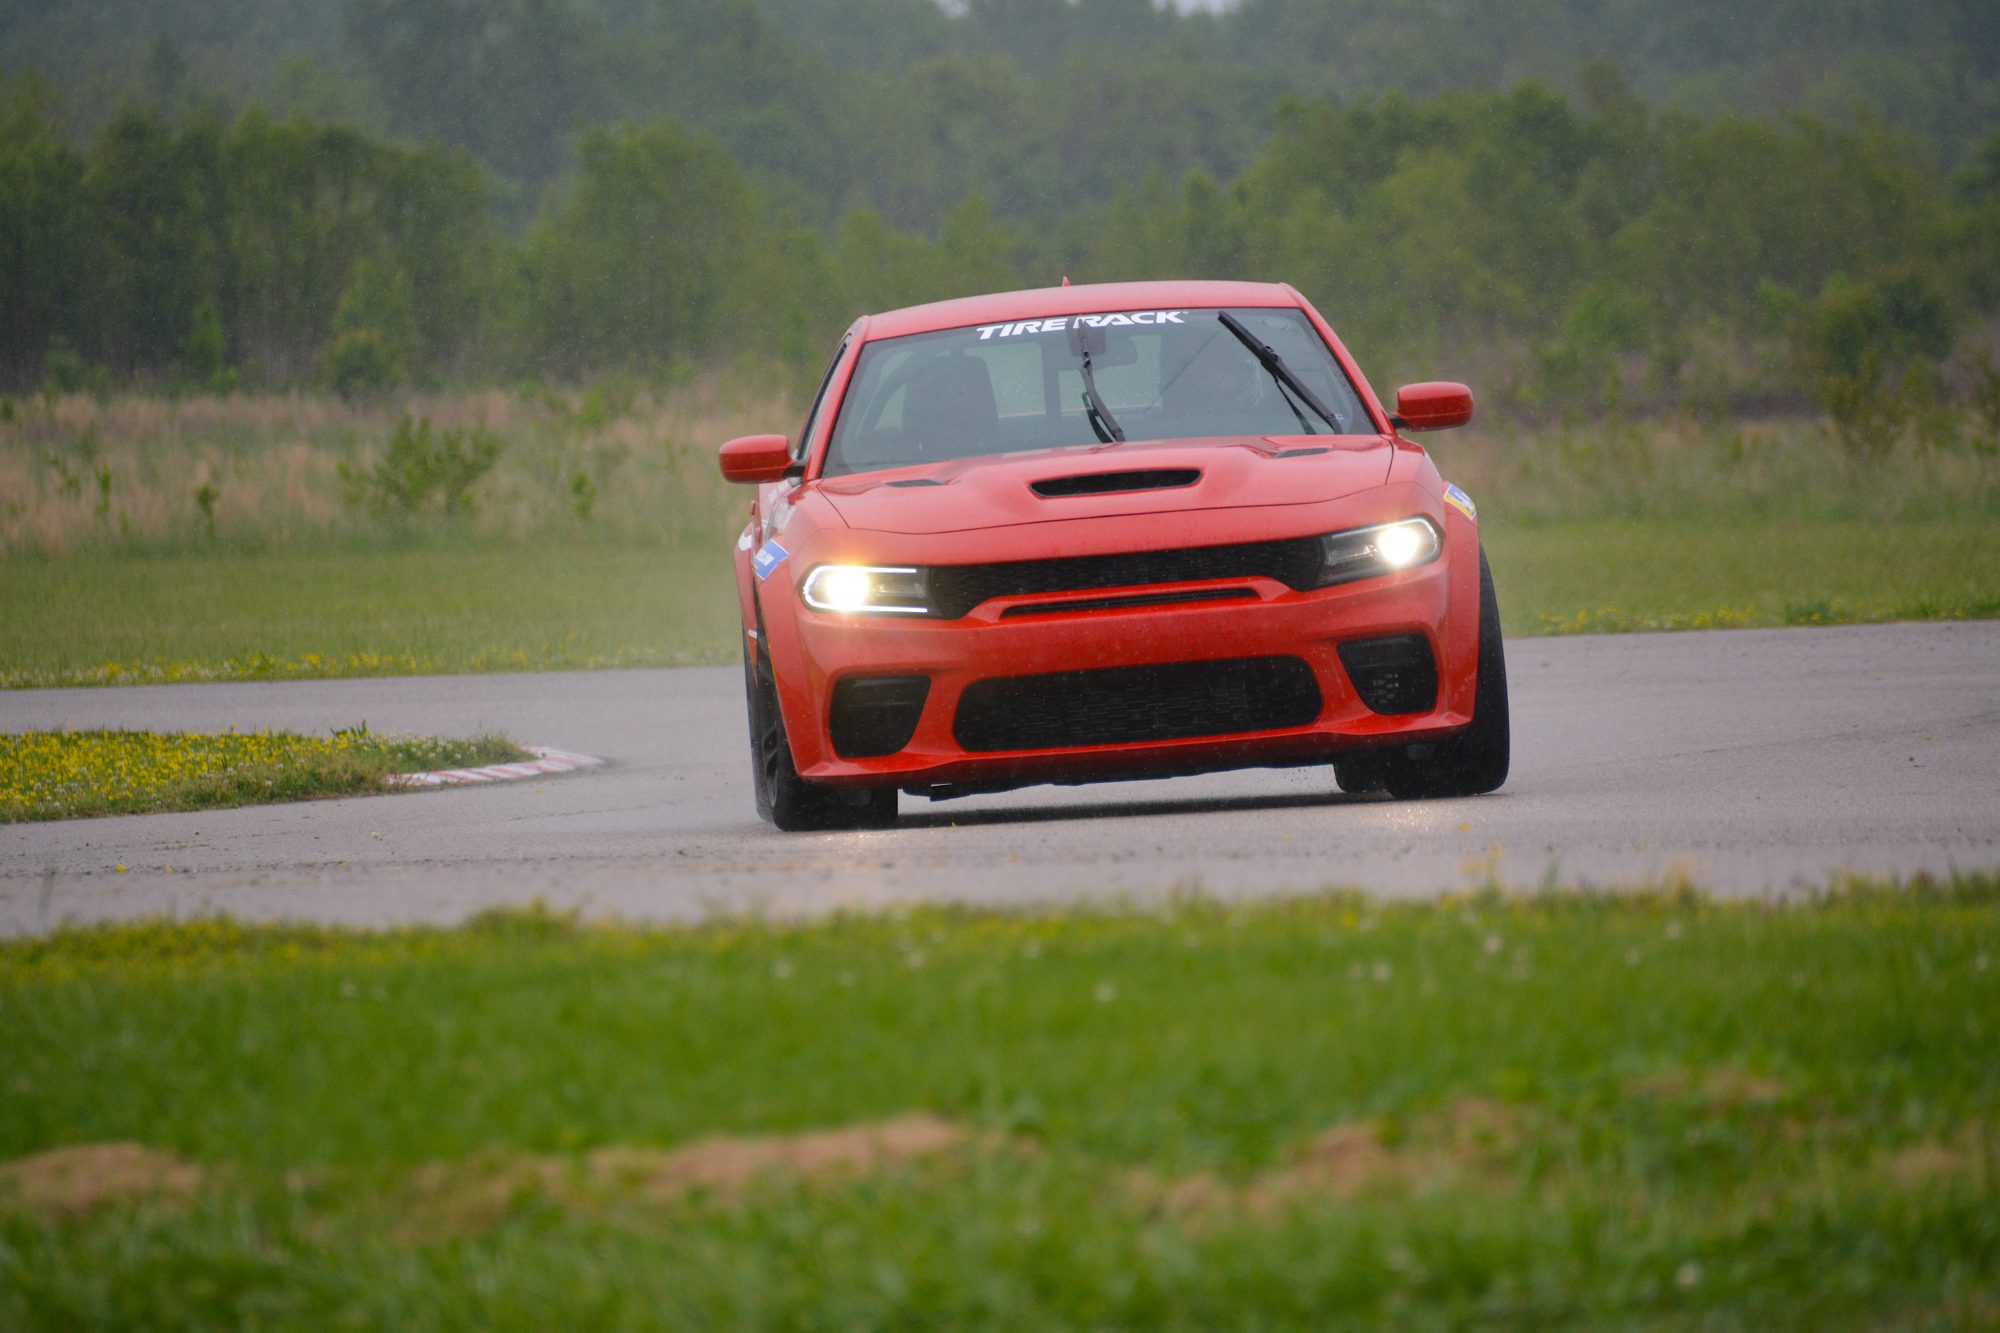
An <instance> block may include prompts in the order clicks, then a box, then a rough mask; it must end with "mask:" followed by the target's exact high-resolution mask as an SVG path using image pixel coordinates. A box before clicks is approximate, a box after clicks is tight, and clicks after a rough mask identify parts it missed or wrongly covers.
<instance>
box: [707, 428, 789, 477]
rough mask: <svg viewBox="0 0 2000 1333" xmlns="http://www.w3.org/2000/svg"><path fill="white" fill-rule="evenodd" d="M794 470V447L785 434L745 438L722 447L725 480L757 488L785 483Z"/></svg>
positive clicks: (748, 436) (747, 436) (746, 436)
mask: <svg viewBox="0 0 2000 1333" xmlns="http://www.w3.org/2000/svg"><path fill="white" fill-rule="evenodd" d="M791 470H792V444H791V441H790V440H787V439H786V438H785V437H784V436H782V435H745V436H742V437H740V438H738V439H734V440H731V441H730V442H729V443H728V444H725V445H723V446H722V477H723V480H724V481H740V482H744V483H746V484H748V485H752V486H754V485H756V484H758V483H759V482H765V481H783V480H784V479H785V474H786V473H788V472H790V471H791Z"/></svg>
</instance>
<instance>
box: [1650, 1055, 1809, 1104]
mask: <svg viewBox="0 0 2000 1333" xmlns="http://www.w3.org/2000/svg"><path fill="white" fill-rule="evenodd" d="M1790 1091H1791V1089H1789V1088H1787V1087H1786V1086H1785V1085H1784V1084H1783V1083H1781V1082H1779V1081H1778V1080H1777V1079H1775V1078H1771V1077H1769V1076H1767V1075H1764V1074H1754V1073H1751V1072H1750V1071H1749V1070H1747V1069H1737V1068H1735V1067H1733V1066H1730V1065H1723V1066H1721V1067H1719V1068H1715V1069H1708V1070H1701V1071H1690V1070H1686V1069H1674V1070H1668V1071H1666V1072H1664V1073H1658V1074H1646V1075H1644V1076H1642V1077H1639V1078H1635V1079H1632V1080H1630V1081H1629V1082H1627V1083H1626V1085H1625V1095H1626V1096H1628V1097H1642V1098H1646V1099H1648V1100H1652V1101H1671V1102H1700V1103H1703V1104H1705V1105H1708V1106H1710V1107H1713V1108H1714V1109H1716V1110H1719V1111H1729V1110H1736V1109H1739V1108H1742V1107H1750V1106H1770V1105H1773V1104H1774V1103H1777V1102H1781V1101H1783V1100H1784V1099H1785V1097H1786V1095H1787V1094H1788V1093H1789V1092H1790Z"/></svg>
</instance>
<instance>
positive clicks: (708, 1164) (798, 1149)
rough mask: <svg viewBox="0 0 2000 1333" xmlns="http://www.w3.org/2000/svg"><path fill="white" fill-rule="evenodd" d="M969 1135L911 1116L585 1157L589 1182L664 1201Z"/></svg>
mask: <svg viewBox="0 0 2000 1333" xmlns="http://www.w3.org/2000/svg"><path fill="white" fill-rule="evenodd" d="M969 1138H970V1136H969V1134H968V1133H967V1131H966V1130H965V1129H964V1128H963V1127H962V1126H959V1125H955V1124H953V1123H952V1122H951V1121H949V1120H941V1119H939V1118H938V1117H936V1116H932V1115H922V1114H918V1115H905V1116H897V1117H896V1118H894V1119H892V1120H881V1121H875V1122H872V1123H868V1124H860V1125H848V1126H845V1127H843V1128H840V1129H827V1130H819V1131H816V1132H813V1133H809V1134H790V1135H763V1136H756V1137H724V1138H713V1139H703V1140H701V1141H700V1142H698V1143H692V1144H689V1145H688V1146H687V1147H685V1148H679V1149H676V1150H674V1151H672V1152H649V1151H645V1150H641V1149H633V1148H604V1149H600V1150H599V1151H597V1152H594V1153H592V1154H590V1156H589V1157H588V1158H586V1159H585V1160H586V1163H587V1164H588V1167H589V1170H590V1174H591V1176H592V1177H593V1178H594V1179H595V1180H597V1181H599V1182H602V1183H605V1184H617V1185H624V1186H626V1187H628V1188H635V1189H636V1190H637V1192H638V1193H640V1194H642V1195H644V1196H645V1197H647V1198H650V1199H653V1200H655V1201H657V1202H662V1203H670V1202H674V1201H677V1200H679V1199H681V1198H683V1197H685V1196H686V1195H689V1194H692V1193H695V1192H697V1191H702V1192H707V1193H710V1194H719V1195H724V1196H734V1195H738V1194H741V1193H742V1192H743V1191H744V1190H746V1189H748V1188H750V1186H752V1185H754V1184H756V1183H757V1181H758V1180H760V1179H762V1178H764V1177H769V1176H793V1177H798V1178H801V1179H805V1180H825V1179H829V1178H834V1177H840V1176H865V1175H870V1174H873V1173H875V1172H878V1171H887V1170H891V1169H894V1168H895V1167H898V1166H902V1165H904V1164H906V1163H909V1162H913V1161H915V1160H917V1159H919V1158H922V1157H931V1156H935V1155H937V1154H938V1153H942V1152H946V1151H949V1150H950V1149H953V1148H957V1147H959V1146H961V1145H962V1144H965V1143H966V1142H968V1141H969Z"/></svg>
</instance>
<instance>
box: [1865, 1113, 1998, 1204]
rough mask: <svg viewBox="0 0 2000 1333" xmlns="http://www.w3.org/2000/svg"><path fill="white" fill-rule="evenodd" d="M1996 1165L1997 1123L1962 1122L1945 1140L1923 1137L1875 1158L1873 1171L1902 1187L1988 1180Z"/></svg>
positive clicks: (1923, 1186)
mask: <svg viewBox="0 0 2000 1333" xmlns="http://www.w3.org/2000/svg"><path fill="white" fill-rule="evenodd" d="M1996 1164H2000V1126H1994V1125H1982V1124H1979V1123H1976V1122H1975V1123H1971V1124H1964V1125H1960V1126H1959V1127H1958V1130H1957V1132H1956V1133H1954V1134H1952V1135H1951V1137H1949V1138H1945V1139H1923V1140H1921V1141H1919V1142H1917V1143H1913V1144H1910V1145H1909V1146H1907V1147H1904V1148H1898V1149H1897V1150H1896V1151H1894V1152H1890V1153H1884V1154H1882V1155H1881V1156H1880V1157H1879V1158H1878V1159H1877V1166H1876V1170H1877V1172H1878V1174H1880V1175H1881V1176H1882V1177H1883V1178H1885V1179H1886V1180H1888V1181H1889V1183H1891V1184H1893V1185H1895V1186H1896V1187H1897V1188H1898V1189H1902V1190H1909V1191H1915V1190H1928V1189H1935V1188H1938V1187H1940V1186H1950V1185H1973V1184H1979V1183H1981V1182H1984V1181H1988V1180H1990V1179H1991V1178H1992V1177H1993V1175H1994V1170H1995V1166H1996Z"/></svg>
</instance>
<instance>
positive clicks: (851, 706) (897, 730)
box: [828, 676, 931, 759]
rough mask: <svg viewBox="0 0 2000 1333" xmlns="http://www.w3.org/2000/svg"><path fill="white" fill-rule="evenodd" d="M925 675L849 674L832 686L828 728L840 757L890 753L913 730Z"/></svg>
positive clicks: (925, 689)
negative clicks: (831, 705)
mask: <svg viewBox="0 0 2000 1333" xmlns="http://www.w3.org/2000/svg"><path fill="white" fill-rule="evenodd" d="M930 692H931V681H930V677H929V676H849V677H848V678H847V679H846V680H843V681H841V682H840V683H839V684H838V685H835V686H834V687H833V711H832V715H831V717H830V718H829V719H828V730H829V731H831V732H832V733H833V752H834V753H835V754H837V755H839V756H840V757H841V758H842V759H871V758H875V757H877V756H879V755H885V754H894V753H896V751H898V750H900V749H902V748H903V747H904V746H905V745H908V744H909V743H910V737H911V736H913V735H915V734H916V730H917V719H918V718H919V717H921V716H923V712H924V700H925V699H926V698H928V697H929V696H930Z"/></svg>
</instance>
